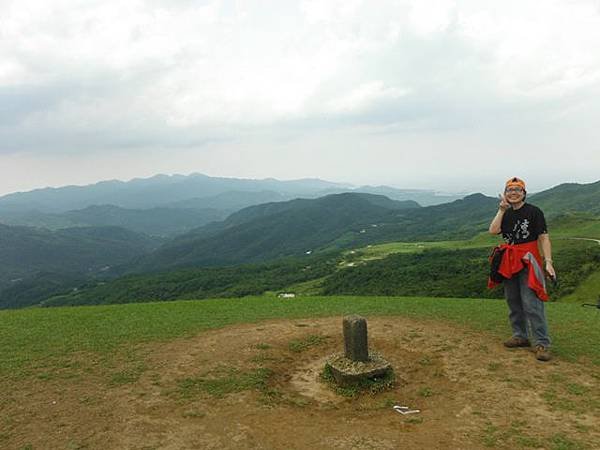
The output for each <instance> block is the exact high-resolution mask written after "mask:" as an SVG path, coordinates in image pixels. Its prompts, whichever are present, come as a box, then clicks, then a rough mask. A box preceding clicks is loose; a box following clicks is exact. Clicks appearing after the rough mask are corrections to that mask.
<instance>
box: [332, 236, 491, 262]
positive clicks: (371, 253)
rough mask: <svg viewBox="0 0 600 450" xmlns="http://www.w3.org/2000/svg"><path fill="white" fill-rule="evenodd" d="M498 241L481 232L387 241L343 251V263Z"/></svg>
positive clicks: (489, 244)
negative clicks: (444, 238)
mask: <svg viewBox="0 0 600 450" xmlns="http://www.w3.org/2000/svg"><path fill="white" fill-rule="evenodd" d="M498 242H499V241H498V237H497V236H492V235H490V234H488V233H481V234H478V235H477V236H475V237H473V238H472V239H468V240H460V241H418V242H388V243H385V244H375V245H370V246H368V247H362V248H358V249H355V250H350V251H347V252H344V257H345V261H344V262H343V264H344V265H345V264H347V263H348V262H351V261H369V260H373V259H382V258H385V257H386V256H389V255H392V254H394V253H420V252H423V251H425V250H429V249H443V250H454V249H460V250H462V249H468V248H481V247H490V248H491V247H493V246H494V245H496V244H497V243H498Z"/></svg>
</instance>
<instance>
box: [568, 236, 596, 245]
mask: <svg viewBox="0 0 600 450" xmlns="http://www.w3.org/2000/svg"><path fill="white" fill-rule="evenodd" d="M565 239H575V240H578V241H593V242H596V243H597V244H598V245H600V239H592V238H580V237H568V238H565Z"/></svg>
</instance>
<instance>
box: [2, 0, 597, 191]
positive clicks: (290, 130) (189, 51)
mask: <svg viewBox="0 0 600 450" xmlns="http://www.w3.org/2000/svg"><path fill="white" fill-rule="evenodd" d="M598 48H600V2H598V1H597V0H581V1H577V2H573V1H567V0H562V1H548V2H543V3H541V2H534V1H525V2H523V1H505V2H492V1H489V2H488V1H477V0H465V1H460V0H456V1H453V0H439V1H408V0H382V1H381V2H378V7H377V8H373V6H372V3H369V2H367V1H361V0H345V1H341V0H332V1H326V0H306V1H270V2H263V1H258V0H256V1H255V0H249V1H245V2H238V1H234V0H202V1H199V0H198V1H195V0H180V1H166V0H121V1H118V2H117V1H109V0H103V1H100V0H89V1H86V2H80V1H77V0H58V1H52V2H44V1H34V0H4V1H1V2H0V195H5V194H8V193H11V192H16V191H28V190H32V189H35V188H42V187H45V186H56V187H58V186H64V185H71V184H75V185H85V184H91V183H94V182H98V181H100V180H107V179H121V180H128V179H131V178H134V177H141V178H145V177H150V176H153V175H155V174H157V173H167V174H174V173H182V174H189V173H192V172H200V173H204V174H207V175H209V176H221V177H235V178H256V179H262V178H276V179H279V180H290V179H300V178H320V179H324V180H330V181H333V182H339V183H351V184H353V185H357V186H358V185H365V184H368V185H389V186H393V187H397V188H401V189H410V188H415V189H432V190H436V191H447V192H462V193H469V192H483V193H486V194H488V195H494V194H495V193H496V192H497V191H498V189H499V187H501V185H502V183H503V182H504V180H505V179H506V178H508V177H509V176H513V175H517V176H521V177H523V178H525V180H526V181H527V182H528V184H529V190H530V191H531V192H534V191H540V190H544V189H547V188H550V187H552V186H555V185H557V184H560V183H563V182H580V183H585V182H592V181H596V180H598V179H600V175H599V174H600V149H599V148H598V147H599V145H598V143H599V142H600V127H598V126H597V124H598V123H600V95H599V94H600V53H599V52H598V51H597V49H598Z"/></svg>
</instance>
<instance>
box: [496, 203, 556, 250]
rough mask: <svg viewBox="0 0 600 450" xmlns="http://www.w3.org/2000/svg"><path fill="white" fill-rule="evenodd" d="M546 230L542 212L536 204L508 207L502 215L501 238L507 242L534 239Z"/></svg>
mask: <svg viewBox="0 0 600 450" xmlns="http://www.w3.org/2000/svg"><path fill="white" fill-rule="evenodd" d="M547 232H548V228H547V227H546V219H545V218H544V213H543V212H542V210H541V209H540V208H538V207H537V206H533V205H530V204H529V203H525V204H524V205H523V206H521V207H520V208H519V209H512V208H511V209H508V210H506V212H505V213H504V217H502V225H501V233H502V238H503V239H504V240H505V241H506V242H507V243H509V244H523V243H524V242H531V241H535V240H536V239H537V238H538V236H539V235H540V234H544V233H547Z"/></svg>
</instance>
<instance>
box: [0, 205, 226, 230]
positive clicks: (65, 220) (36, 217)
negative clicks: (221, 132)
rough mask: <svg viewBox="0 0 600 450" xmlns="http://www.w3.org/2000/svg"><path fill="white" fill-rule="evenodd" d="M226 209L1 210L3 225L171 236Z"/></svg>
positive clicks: (110, 207) (106, 207)
mask: <svg viewBox="0 0 600 450" xmlns="http://www.w3.org/2000/svg"><path fill="white" fill-rule="evenodd" d="M227 214H228V213H227V212H225V211H221V210H216V209H209V208H205V209H189V208H188V209H183V208H150V209H126V208H120V207H118V206H114V205H92V206H88V207H87V208H84V209H78V210H72V211H66V212H64V213H55V214H52V213H41V212H37V211H27V212H14V213H6V212H5V213H2V214H0V222H2V223H4V224H6V225H19V226H29V227H39V228H47V229H50V230H57V229H62V228H73V227H90V226H94V227H102V226H104V227H106V226H109V227H110V226H115V227H121V228H126V229H128V230H131V231H135V232H137V233H144V234H147V235H149V236H162V237H168V236H174V235H177V234H182V233H185V232H187V231H190V230H191V229H193V228H197V227H200V226H202V225H205V224H207V223H209V222H212V221H216V220H223V219H224V218H225V217H226V216H227Z"/></svg>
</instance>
